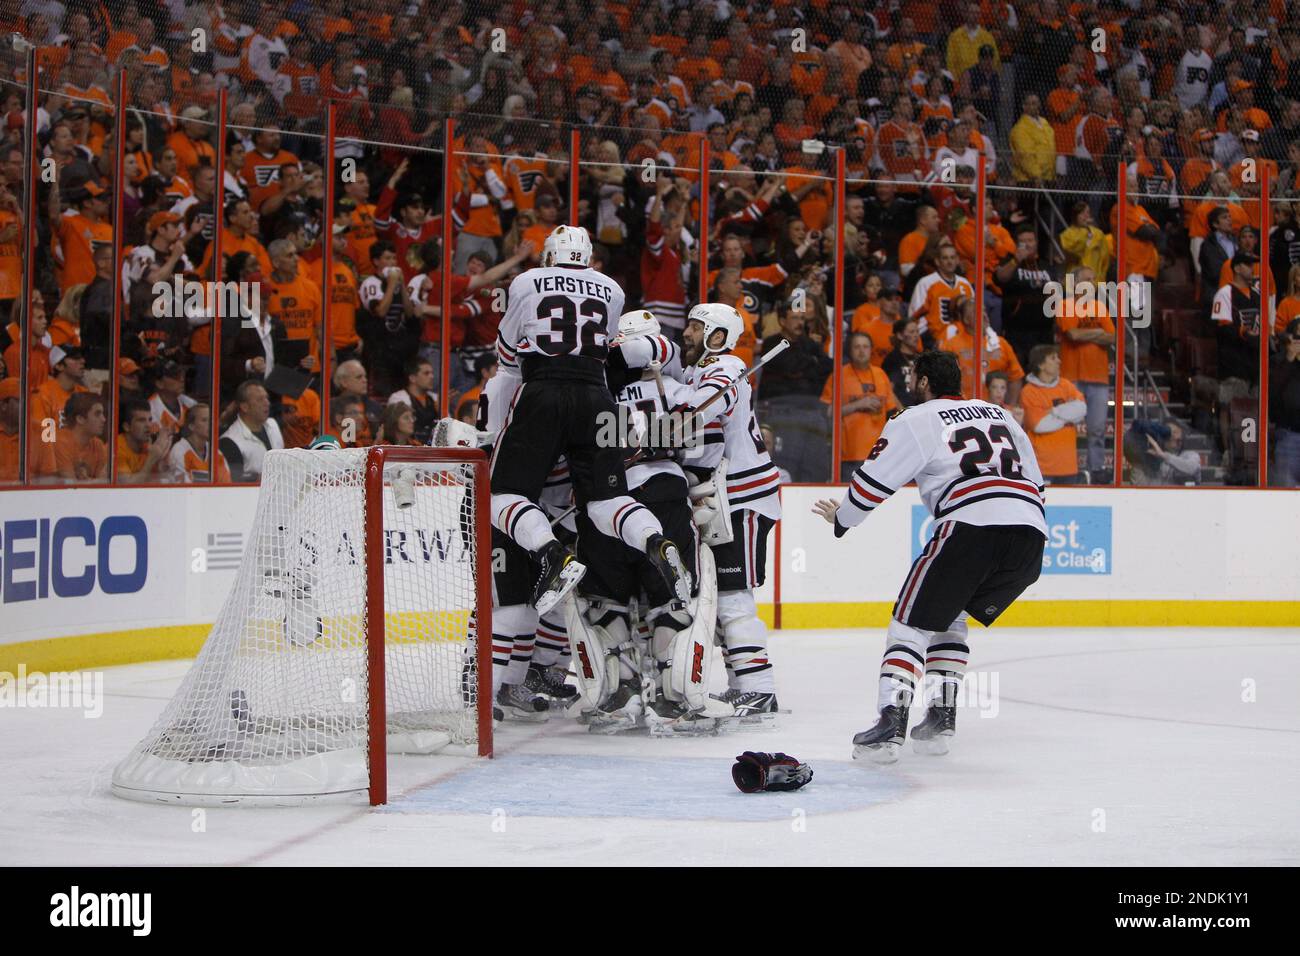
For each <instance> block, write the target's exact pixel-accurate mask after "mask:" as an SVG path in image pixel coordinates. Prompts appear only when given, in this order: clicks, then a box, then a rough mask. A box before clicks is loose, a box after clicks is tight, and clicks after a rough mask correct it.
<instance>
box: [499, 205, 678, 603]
mask: <svg viewBox="0 0 1300 956" xmlns="http://www.w3.org/2000/svg"><path fill="white" fill-rule="evenodd" d="M590 262H591V239H590V238H589V237H588V236H587V231H586V230H585V229H582V228H579V227H575V226H557V227H556V228H555V230H554V231H553V232H552V233H551V235H550V237H549V238H548V239H547V244H546V247H545V248H543V252H542V265H541V267H540V268H536V269H529V270H528V271H526V272H524V273H522V274H521V275H519V276H517V277H516V278H515V280H514V281H513V282H511V283H510V293H509V305H508V306H507V308H506V314H505V317H504V318H503V319H502V320H501V327H500V330H499V331H498V334H497V354H498V357H499V358H500V361H501V367H502V369H503V370H505V369H506V368H513V367H517V368H518V369H519V371H520V374H521V377H522V381H523V384H522V386H521V387H520V388H518V389H517V390H516V391H515V394H514V397H513V399H512V400H511V403H510V408H509V410H508V411H507V413H506V416H505V423H504V424H503V425H502V427H501V433H500V434H499V435H497V437H496V441H495V444H494V446H493V450H492V461H491V469H492V525H493V526H494V527H496V528H498V529H500V530H501V531H503V532H505V533H506V535H507V536H509V537H510V538H511V539H512V540H514V541H515V543H516V544H518V545H519V546H520V547H522V548H523V549H524V550H525V551H528V552H529V553H530V554H531V555H532V556H533V559H534V560H535V561H536V562H537V563H538V564H539V565H540V566H541V569H542V570H541V575H540V576H539V578H538V581H537V586H536V588H535V589H534V591H533V596H532V604H533V606H534V607H535V608H536V609H537V613H538V614H545V613H546V612H547V611H549V610H550V609H551V608H552V607H554V606H555V605H556V604H557V603H559V601H560V600H561V599H562V598H563V597H564V596H565V595H566V594H568V593H569V591H571V590H572V589H573V587H574V585H576V584H577V583H578V581H579V580H580V579H581V578H582V575H583V574H584V572H585V571H586V568H585V567H583V565H582V564H580V563H579V562H578V561H577V560H575V558H574V556H573V552H571V551H570V550H569V549H568V548H566V547H565V546H564V545H563V544H561V543H560V541H559V540H558V539H557V538H556V537H555V534H554V532H552V530H551V526H550V522H549V521H548V520H547V518H546V514H545V513H544V512H543V511H542V510H541V508H539V507H538V505H537V503H538V501H539V499H540V497H541V493H542V489H543V488H544V487H545V486H546V481H547V478H548V477H549V475H550V473H551V468H552V466H553V465H554V464H555V463H556V461H557V460H558V459H559V458H560V456H561V455H563V456H564V457H566V458H567V459H568V461H569V469H570V473H571V477H572V480H573V488H574V494H575V497H576V499H577V501H578V503H579V505H581V506H582V507H583V508H585V510H586V513H587V516H588V517H589V518H590V519H591V522H592V524H593V526H594V527H595V528H596V530H597V531H599V532H601V533H602V534H607V535H609V536H611V537H614V538H619V539H621V540H622V541H623V542H624V543H625V544H627V545H628V546H629V547H632V548H636V549H637V550H638V551H644V552H645V554H646V557H647V558H649V560H650V562H651V564H652V565H653V566H654V568H655V570H656V571H658V572H659V574H661V575H662V576H663V578H664V580H665V582H667V584H668V587H669V590H670V591H671V592H672V593H674V594H675V595H676V596H677V598H678V600H680V601H681V602H682V603H683V604H685V603H686V602H687V601H688V600H689V598H690V590H691V588H690V581H689V576H688V574H687V572H686V569H685V567H684V566H683V564H682V559H681V555H680V554H679V553H678V550H677V547H676V546H675V545H674V544H673V543H672V542H671V541H669V540H668V539H667V538H665V537H664V534H663V527H662V525H660V523H659V520H658V519H657V518H656V517H655V516H654V514H652V513H651V512H650V510H649V509H648V508H646V507H645V506H644V505H642V504H640V503H638V502H637V501H636V500H635V499H634V498H632V497H631V496H630V495H629V494H628V491H627V477H626V475H625V474H624V470H623V455H624V451H625V450H624V448H622V447H621V446H619V445H617V444H613V443H610V442H605V443H604V444H605V445H610V447H602V443H601V442H600V441H599V440H598V436H599V435H600V432H601V422H602V420H603V421H606V422H608V421H612V420H616V419H617V414H618V413H617V409H616V406H615V403H614V398H613V396H612V395H611V394H610V392H609V387H608V385H607V384H606V381H605V359H606V358H607V356H608V354H609V339H610V338H612V337H613V336H614V335H615V334H617V332H618V318H619V315H620V314H621V313H622V311H623V290H622V289H620V288H619V287H618V284H617V283H616V282H614V281H613V280H612V279H610V278H609V277H607V276H604V275H602V274H601V273H599V272H597V271H596V270H595V269H592V268H590V265H589V263H590Z"/></svg>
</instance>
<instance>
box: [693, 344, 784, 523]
mask: <svg viewBox="0 0 1300 956" xmlns="http://www.w3.org/2000/svg"><path fill="white" fill-rule="evenodd" d="M685 377H686V384H687V385H688V386H690V388H691V393H690V395H689V397H688V398H687V399H686V401H687V402H688V404H690V405H691V407H693V408H699V407H700V406H701V405H702V404H704V402H705V401H706V400H707V399H709V398H710V397H712V396H713V395H714V394H716V393H717V392H722V398H720V399H718V400H717V401H716V402H714V403H713V404H712V405H710V406H709V407H708V408H707V409H705V410H704V413H703V417H704V421H705V422H706V425H705V429H704V441H705V443H706V457H705V458H704V459H703V460H702V462H701V463H702V464H705V465H709V464H714V465H716V464H717V461H716V460H712V461H710V459H709V457H708V456H707V452H708V449H709V447H710V446H712V447H714V448H715V449H716V447H717V446H716V445H715V444H714V443H711V442H710V436H711V435H716V434H717V432H718V429H721V431H722V442H721V451H720V453H717V457H718V458H722V457H724V456H725V457H726V459H727V498H728V501H729V503H730V506H731V511H732V512H733V513H734V512H736V511H756V512H758V513H759V514H761V515H766V516H767V517H769V518H771V519H772V520H773V521H777V520H779V519H780V517H781V499H780V498H779V497H778V496H777V489H778V488H779V487H780V486H781V475H780V473H779V472H778V471H777V469H776V465H774V464H773V463H772V456H771V455H769V454H768V453H767V446H766V445H765V444H764V443H763V433H762V432H761V431H759V429H758V417H757V416H756V415H755V414H754V390H753V389H752V388H751V387H750V384H749V378H748V377H747V376H746V375H745V363H744V361H742V360H741V359H740V358H739V357H737V356H735V355H731V354H729V353H728V354H723V355H708V356H705V357H704V358H702V359H700V361H699V363H698V364H696V365H692V366H691V367H690V368H688V369H686V372H685Z"/></svg>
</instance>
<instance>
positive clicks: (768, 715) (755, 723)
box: [726, 711, 777, 730]
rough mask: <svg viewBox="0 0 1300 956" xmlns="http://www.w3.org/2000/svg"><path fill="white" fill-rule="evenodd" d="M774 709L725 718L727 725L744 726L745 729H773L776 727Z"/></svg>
mask: <svg viewBox="0 0 1300 956" xmlns="http://www.w3.org/2000/svg"><path fill="white" fill-rule="evenodd" d="M776 714H777V712H776V711H766V712H764V713H761V714H743V715H742V714H736V715H735V716H732V717H728V718H726V724H727V726H728V727H744V728H746V729H747V730H773V729H775V728H776V725H777V720H776Z"/></svg>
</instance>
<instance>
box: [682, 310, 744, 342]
mask: <svg viewBox="0 0 1300 956" xmlns="http://www.w3.org/2000/svg"><path fill="white" fill-rule="evenodd" d="M686 320H687V321H688V322H690V321H695V322H699V323H701V324H702V325H703V326H704V352H705V354H708V353H710V352H730V351H731V350H732V349H734V348H735V347H736V343H737V342H739V341H740V335H741V333H742V332H744V331H745V320H744V319H742V318H741V317H740V313H739V312H737V311H736V310H735V309H734V308H732V307H731V306H729V305H723V304H722V303H721V302H702V303H700V304H699V305H697V306H695V308H693V309H691V311H690V313H689V314H688V315H687V316H686ZM718 329H722V331H723V332H725V333H726V336H727V337H726V341H725V342H723V343H722V347H721V348H712V347H710V345H709V339H711V338H712V337H713V333H714V332H715V331H716V330H718Z"/></svg>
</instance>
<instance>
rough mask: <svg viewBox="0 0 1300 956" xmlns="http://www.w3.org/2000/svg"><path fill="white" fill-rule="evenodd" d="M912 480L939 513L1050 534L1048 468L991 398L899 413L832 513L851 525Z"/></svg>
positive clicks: (947, 401) (941, 402) (940, 402)
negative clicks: (1046, 502)
mask: <svg viewBox="0 0 1300 956" xmlns="http://www.w3.org/2000/svg"><path fill="white" fill-rule="evenodd" d="M909 481H915V482H916V485H917V489H918V490H919V491H920V493H921V500H922V502H924V504H925V507H926V508H927V509H928V510H929V512H930V514H932V515H933V516H934V517H935V518H936V519H943V520H950V521H957V522H962V523H964V524H971V525H980V526H988V525H1027V526H1028V527H1031V528H1034V529H1035V530H1037V531H1038V532H1039V533H1040V534H1042V535H1043V537H1047V524H1046V522H1045V521H1044V518H1043V500H1044V499H1043V474H1042V472H1041V471H1040V470H1039V467H1038V459H1037V457H1036V456H1035V455H1034V448H1033V446H1032V445H1031V444H1030V442H1029V436H1028V435H1026V434H1025V432H1024V429H1022V428H1021V427H1020V426H1019V425H1018V424H1016V421H1015V419H1014V418H1012V417H1011V415H1010V414H1009V413H1007V412H1006V411H1005V410H1004V409H1002V408H999V407H998V406H997V405H993V404H991V403H989V402H983V401H972V400H964V399H957V398H937V399H933V400H931V401H928V402H922V403H921V404H919V405H913V406H912V407H911V408H908V409H907V410H906V411H903V412H901V413H900V414H898V415H896V416H894V417H893V418H891V419H890V420H889V422H888V423H887V424H886V425H885V430H884V431H883V432H881V435H880V438H879V439H877V440H876V444H875V446H874V447H873V448H872V449H871V451H870V453H868V455H867V458H866V460H865V461H864V462H863V463H862V464H861V465H860V466H858V468H857V469H856V470H855V471H854V472H853V477H852V479H851V480H850V482H849V489H848V492H847V494H845V496H844V500H843V501H842V502H841V503H840V507H839V509H838V510H837V511H836V513H835V517H836V520H838V521H839V523H840V524H841V525H843V526H844V527H846V528H851V527H853V526H854V525H857V524H860V523H861V522H862V521H863V520H864V519H865V518H866V517H867V515H869V514H870V513H871V512H872V511H874V510H875V509H876V507H877V506H879V505H880V504H882V503H883V502H884V501H885V499H887V498H888V497H889V496H890V495H892V494H893V493H894V492H895V491H897V490H898V489H899V488H901V487H903V485H905V484H907V483H908V482H909Z"/></svg>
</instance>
